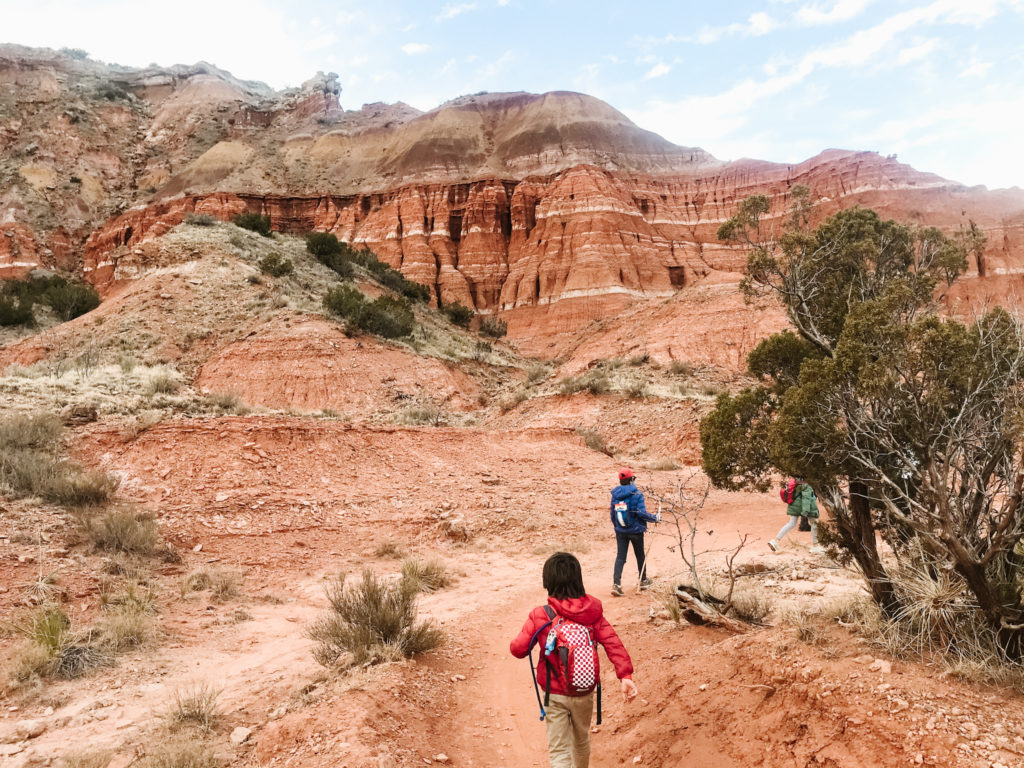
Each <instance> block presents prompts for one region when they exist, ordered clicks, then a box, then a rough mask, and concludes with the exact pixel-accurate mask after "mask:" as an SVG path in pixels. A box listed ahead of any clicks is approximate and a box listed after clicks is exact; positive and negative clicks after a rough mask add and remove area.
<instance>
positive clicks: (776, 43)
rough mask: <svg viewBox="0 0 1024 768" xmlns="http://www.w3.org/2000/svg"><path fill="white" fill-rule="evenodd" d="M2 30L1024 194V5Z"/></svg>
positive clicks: (933, 0)
mask: <svg viewBox="0 0 1024 768" xmlns="http://www.w3.org/2000/svg"><path fill="white" fill-rule="evenodd" d="M0 19H2V23H0V41H2V42H10V43H18V44H21V45H30V46H44V47H51V48H60V47H70V48H81V49H84V50H86V51H88V52H89V54H90V55H91V56H92V57H93V58H95V59H99V60H102V61H106V62H109V63H117V64H122V65H126V66H145V65H148V64H150V63H156V64H159V65H164V66H169V65H171V64H176V63H186V64H191V63H195V62H197V61H200V60H202V61H208V62H211V63H213V64H215V65H217V66H218V67H220V68H222V69H226V70H228V71H230V72H231V73H232V74H234V75H235V76H236V77H238V78H241V79H245V80H262V81H263V82H265V83H267V84H269V85H271V86H273V87H274V88H278V89H282V88H285V87H290V86H297V85H299V84H300V83H301V82H302V81H303V80H306V79H307V78H309V77H311V76H312V75H314V74H315V73H316V72H317V71H318V70H323V71H325V72H326V71H331V72H336V73H338V76H339V81H340V84H341V86H342V93H341V103H342V106H343V107H344V108H346V109H358V108H359V107H360V106H361V105H362V104H364V103H369V102H375V101H385V102H394V101H404V102H406V103H408V104H411V105H412V106H414V107H416V108H418V109H422V110H428V109H432V108H434V107H436V106H438V105H439V104H441V103H443V102H444V101H447V100H448V99H452V98H455V97H456V96H460V95H462V94H466V93H476V92H479V91H531V92H535V93H540V92H544V91H551V90H571V91H582V92H584V93H589V94H591V95H593V96H597V97H598V98H601V99H604V100H605V101H607V102H608V103H610V104H611V105H612V106H614V107H616V108H617V109H619V110H621V111H622V112H624V113H625V114H626V115H627V116H628V117H629V118H630V119H632V120H633V121H634V122H635V123H636V124H637V125H639V126H641V127H642V128H646V129H649V130H652V131H655V132H656V133H659V134H661V135H662V136H664V137H665V138H667V139H669V140H670V141H673V142H675V143H677V144H681V145H684V146H698V147H702V148H703V149H705V150H707V151H709V152H711V153H712V154H713V155H715V156H716V157H718V158H720V159H723V160H733V159H738V158H741V157H754V158H760V159H764V160H772V161H776V162H784V163H795V162H799V161H801V160H805V159H807V158H808V157H811V156H813V155H815V154H817V153H818V152H821V151H822V150H824V149H828V148H834V147H837V148H843V149H858V150H873V151H877V152H880V153H882V154H884V155H890V154H895V155H897V156H898V158H899V160H900V161H902V162H906V163H909V164H911V165H913V166H914V167H915V168H917V169H918V170H922V171H931V172H934V173H938V174H940V175H942V176H945V177H947V178H950V179H954V180H956V181H959V182H962V183H965V184H970V185H974V184H985V185H987V186H989V187H993V188H994V187H1008V186H1022V187H1024V150H1022V147H1021V143H1022V142H1021V137H1022V135H1024V131H1022V127H1024V44H1022V41H1024V0H763V1H762V2H724V1H723V2H718V3H709V2H691V0H676V2H661V0H648V2H645V3H635V2H623V1H622V0H590V1H589V2H587V1H583V2H580V1H577V0H453V2H437V3H431V2H425V1H424V0H375V1H374V2H367V1H366V0H361V1H360V2H351V1H350V0H334V1H333V2H330V1H328V0H305V2H303V3H301V4H295V3H290V2H287V1H286V0H244V1H241V0H175V2H174V3H159V4H158V3H147V2H138V0H95V1H89V0H81V1H80V2H69V1H68V0H64V1H62V2H57V1H56V0H32V2H25V1H24V0H0Z"/></svg>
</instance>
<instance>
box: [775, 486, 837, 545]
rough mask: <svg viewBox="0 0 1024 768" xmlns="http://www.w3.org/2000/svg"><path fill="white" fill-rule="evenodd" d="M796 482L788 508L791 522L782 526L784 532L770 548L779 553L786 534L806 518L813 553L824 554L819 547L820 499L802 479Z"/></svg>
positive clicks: (780, 532)
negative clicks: (808, 524)
mask: <svg viewBox="0 0 1024 768" xmlns="http://www.w3.org/2000/svg"><path fill="white" fill-rule="evenodd" d="M794 480H795V481H796V487H795V488H794V489H793V501H791V502H790V503H789V505H788V506H787V507H786V514H787V515H789V522H788V523H786V524H785V525H784V526H782V530H780V531H779V532H778V533H777V534H776V535H775V538H774V539H772V540H771V541H769V542H768V546H769V547H771V550H772V552H778V551H779V544H780V542H781V541H782V540H783V538H785V536H786V534H787V533H789V532H790V531H792V530H793V529H794V528H796V526H797V523H799V522H800V519H801V518H804V519H806V520H807V522H808V523H810V526H811V544H812V546H811V552H824V551H825V550H824V548H823V547H821V546H819V545H818V497H817V496H815V495H814V489H813V488H811V486H809V485H808V484H807V483H805V482H804V481H803V480H802V479H801V478H799V477H796V478H794Z"/></svg>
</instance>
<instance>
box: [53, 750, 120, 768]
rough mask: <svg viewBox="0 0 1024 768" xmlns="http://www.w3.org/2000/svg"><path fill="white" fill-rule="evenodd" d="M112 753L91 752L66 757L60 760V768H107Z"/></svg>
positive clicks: (104, 751) (102, 751) (76, 753)
mask: <svg viewBox="0 0 1024 768" xmlns="http://www.w3.org/2000/svg"><path fill="white" fill-rule="evenodd" d="M111 757H113V755H112V753H110V752H109V751H107V750H90V751H88V752H75V753H71V754H67V755H64V756H63V757H61V759H60V763H59V765H60V768H107V766H108V765H110V758H111Z"/></svg>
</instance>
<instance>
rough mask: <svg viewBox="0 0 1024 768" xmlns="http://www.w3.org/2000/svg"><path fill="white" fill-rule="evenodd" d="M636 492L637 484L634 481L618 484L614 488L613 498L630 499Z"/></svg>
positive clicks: (614, 499)
mask: <svg viewBox="0 0 1024 768" xmlns="http://www.w3.org/2000/svg"><path fill="white" fill-rule="evenodd" d="M634 493H636V486H635V485H633V484H632V483H631V484H629V485H617V486H615V487H614V488H612V500H613V501H619V500H621V499H628V498H629V497H630V496H632V495H633V494H634Z"/></svg>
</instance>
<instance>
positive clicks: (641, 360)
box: [629, 352, 651, 368]
mask: <svg viewBox="0 0 1024 768" xmlns="http://www.w3.org/2000/svg"><path fill="white" fill-rule="evenodd" d="M649 362H651V356H650V355H649V354H647V353H646V352H642V353H640V354H639V355H634V356H633V357H631V358H629V364H630V365H631V366H633V367H634V368H638V367H639V366H641V365H647V364H648V363H649Z"/></svg>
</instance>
